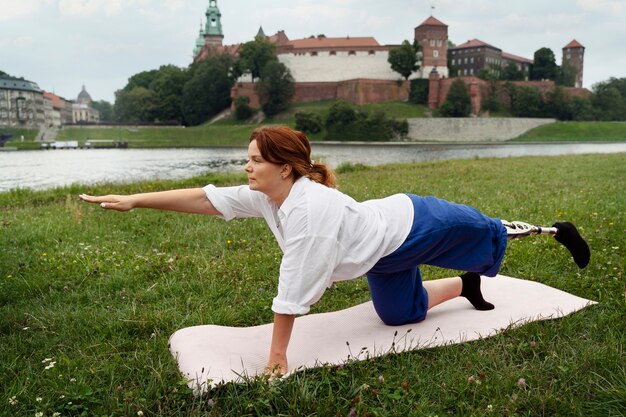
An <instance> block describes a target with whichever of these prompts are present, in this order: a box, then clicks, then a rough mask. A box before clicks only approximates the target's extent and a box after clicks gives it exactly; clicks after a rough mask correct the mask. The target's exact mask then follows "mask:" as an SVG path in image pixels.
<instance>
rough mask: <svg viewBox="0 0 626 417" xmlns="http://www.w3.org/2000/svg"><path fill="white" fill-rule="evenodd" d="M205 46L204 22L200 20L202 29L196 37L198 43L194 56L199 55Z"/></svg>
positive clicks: (194, 49)
mask: <svg viewBox="0 0 626 417" xmlns="http://www.w3.org/2000/svg"><path fill="white" fill-rule="evenodd" d="M203 46H204V30H202V22H200V31H199V32H198V38H196V45H195V46H194V48H193V55H192V57H193V58H195V57H197V56H198V54H199V53H200V51H201V50H202V47H203Z"/></svg>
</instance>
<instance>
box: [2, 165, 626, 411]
mask: <svg viewBox="0 0 626 417" xmlns="http://www.w3.org/2000/svg"><path fill="white" fill-rule="evenodd" d="M624 178H626V154H613V155H579V156H563V157H526V158H508V159H474V160H466V161H445V162H429V163H422V164H407V165H389V166H383V167H364V166H361V165H354V166H344V167H343V168H342V170H341V172H340V173H339V175H338V179H339V183H340V187H341V190H342V191H344V192H346V193H348V194H350V195H352V196H354V197H355V198H356V199H358V200H363V199H368V198H375V197H381V196H385V195H388V194H391V193H395V192H415V193H418V194H422V195H429V194H434V195H437V196H440V197H443V198H446V199H449V200H452V201H456V202H460V203H466V204H470V205H473V206H475V207H477V208H479V209H481V210H482V211H483V212H484V213H486V214H488V215H492V216H497V217H503V218H506V219H509V220H518V219H519V220H524V221H528V222H530V223H542V224H551V222H552V221H558V220H570V221H573V222H574V223H576V224H577V225H578V226H579V228H580V230H581V233H582V234H583V235H584V236H585V237H586V238H587V239H588V241H589V244H590V246H591V248H592V260H591V264H590V265H589V266H588V267H587V268H586V269H585V270H582V271H580V270H578V269H577V267H576V266H575V264H574V263H573V261H572V260H571V258H570V257H569V255H568V253H567V252H566V251H565V250H564V249H563V248H562V247H561V246H560V245H559V244H557V243H556V242H555V241H554V240H553V239H552V238H550V237H544V236H542V237H534V238H528V239H524V240H520V241H514V242H511V244H510V246H509V249H508V253H507V257H506V258H505V262H504V264H503V268H502V271H501V272H502V273H503V274H506V275H511V276H516V277H522V278H525V279H529V280H533V281H538V282H542V283H545V284H547V285H550V286H553V287H556V288H559V289H561V290H564V291H567V292H570V293H572V294H575V295H578V296H581V297H585V298H589V299H593V300H596V301H598V305H595V306H592V307H588V308H586V309H584V310H583V311H580V312H578V313H575V314H572V315H570V316H568V317H566V318H563V319H559V320H550V321H542V322H534V323H531V324H527V325H525V326H523V327H521V328H516V329H510V330H507V331H505V332H503V333H502V334H500V335H498V336H495V337H491V338H488V339H484V340H480V341H475V342H471V343H464V344H461V345H454V346H447V347H439V348H435V349H428V350H421V351H416V352H410V353H402V354H392V355H388V356H385V357H381V358H377V359H373V360H369V361H366V362H358V363H349V364H347V365H346V366H344V367H339V368H337V367H335V368H322V369H315V370H309V371H305V372H301V373H298V374H295V375H293V376H292V377H290V378H288V379H286V380H285V381H282V382H279V383H276V384H266V383H264V382H261V381H248V382H246V383H245V384H241V385H235V384H228V385H225V386H223V387H221V388H218V389H215V390H213V391H211V392H209V393H208V394H207V395H206V396H203V397H200V398H194V397H193V395H192V394H191V393H190V392H189V390H188V389H187V388H186V385H185V383H184V381H183V379H182V378H181V376H180V375H179V374H178V372H177V368H176V364H175V361H174V360H173V358H172V357H171V356H170V353H169V351H168V347H167V342H168V338H169V336H170V335H171V334H172V333H173V332H174V331H176V330H177V329H180V328H182V327H187V326H193V325H199V324H220V325H229V326H252V325H257V324H261V323H268V322H270V321H271V320H272V312H271V310H270V305H271V300H272V298H273V297H274V295H275V290H276V283H277V278H276V277H277V272H278V266H279V259H280V252H279V249H278V247H277V245H276V243H275V241H274V239H273V237H272V236H271V233H270V232H269V231H268V230H267V227H266V226H265V224H264V223H263V222H262V221H259V220H240V221H233V222H229V223H226V222H224V221H222V220H220V219H217V218H209V217H203V216H195V215H185V214H177V213H167V212H158V211H149V210H135V211H133V212H130V213H115V212H105V211H103V210H101V209H99V207H97V206H93V205H87V204H84V203H80V202H79V201H78V198H77V195H78V194H79V193H80V192H86V193H94V194H97V193H109V192H110V193H130V192H138V191H153V190H161V189H169V188H173V187H192V186H202V185H204V184H206V183H215V184H217V185H226V184H234V183H240V182H242V181H243V180H244V177H243V176H242V175H238V174H237V175H234V174H233V175H208V176H204V177H199V178H193V179H189V180H184V181H182V180H181V181H152V182H144V183H137V184H129V185H107V184H101V185H99V186H85V187H79V186H73V187H66V188H59V189H54V190H49V191H41V192H33V191H27V190H14V191H12V192H8V193H2V194H0V252H1V253H2V256H0V317H2V320H0V371H1V372H0V415H2V416H34V415H36V413H39V412H41V413H43V415H45V416H51V415H53V413H55V412H58V413H61V415H68V416H69V415H71V416H79V415H84V416H122V415H123V416H136V415H139V412H140V411H141V413H143V415H144V416H199V415H203V416H204V415H206V416H243V415H251V416H252V415H293V416H302V415H319V416H335V415H341V416H345V415H348V413H349V412H350V410H351V409H354V411H355V412H356V413H357V414H356V415H359V416H365V415H370V416H391V415H397V416H435V415H438V416H448V415H462V416H484V415H494V416H505V415H506V416H624V415H625V410H626V353H625V351H624V346H626V320H625V317H626V304H625V299H624V297H625V295H626V294H625V283H626V279H625V272H626V271H625V267H626V265H625V264H624V251H625V248H626V217H625V216H624V207H626V183H625V182H624V181H623V179H624ZM423 272H424V275H425V277H426V278H427V279H432V278H438V277H443V276H450V275H452V274H453V272H451V271H446V270H441V269H438V268H433V267H430V268H424V270H423ZM368 298H369V295H368V289H367V283H366V281H364V280H363V279H358V280H354V281H350V282H343V283H339V284H338V285H336V286H334V287H333V288H331V289H329V290H328V291H327V292H326V294H325V295H324V297H323V298H322V300H321V301H320V302H319V303H318V304H317V305H315V306H314V309H313V312H323V311H331V310H337V309H342V308H345V307H348V306H352V305H355V304H357V303H361V302H363V301H365V300H367V299H368ZM490 301H493V302H494V303H495V304H496V309H497V305H498V300H490ZM381 376H382V377H383V378H380V377H381ZM520 378H524V380H525V385H523V386H520V385H519V384H518V381H519V380H520ZM351 415H355V414H351Z"/></svg>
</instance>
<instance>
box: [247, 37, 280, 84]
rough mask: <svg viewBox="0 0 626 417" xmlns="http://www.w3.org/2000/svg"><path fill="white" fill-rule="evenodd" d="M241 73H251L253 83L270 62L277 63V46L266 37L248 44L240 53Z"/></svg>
mask: <svg viewBox="0 0 626 417" xmlns="http://www.w3.org/2000/svg"><path fill="white" fill-rule="evenodd" d="M239 60H240V61H239V64H238V68H239V71H242V73H243V72H245V71H247V72H249V73H250V75H251V76H252V82H254V79H255V78H259V77H260V76H261V72H262V70H263V68H265V65H266V64H267V63H268V62H270V61H277V60H278V58H276V45H274V44H273V43H272V42H270V41H269V40H268V39H266V38H265V37H264V36H257V37H256V39H255V40H253V41H250V42H246V43H244V44H243V45H242V46H241V49H240V51H239Z"/></svg>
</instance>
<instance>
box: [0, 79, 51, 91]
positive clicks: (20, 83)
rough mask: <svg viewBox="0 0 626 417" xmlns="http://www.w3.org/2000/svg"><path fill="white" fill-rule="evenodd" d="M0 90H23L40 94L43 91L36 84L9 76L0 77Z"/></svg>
mask: <svg viewBox="0 0 626 417" xmlns="http://www.w3.org/2000/svg"><path fill="white" fill-rule="evenodd" d="M0 88H4V89H8V90H23V91H34V92H36V93H42V92H43V91H42V90H41V88H39V86H38V85H37V83H35V82H32V81H28V80H25V79H24V78H16V77H11V76H9V75H0Z"/></svg>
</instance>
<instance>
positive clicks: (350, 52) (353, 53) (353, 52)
mask: <svg viewBox="0 0 626 417" xmlns="http://www.w3.org/2000/svg"><path fill="white" fill-rule="evenodd" d="M348 55H356V52H355V51H349V52H348Z"/></svg>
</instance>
